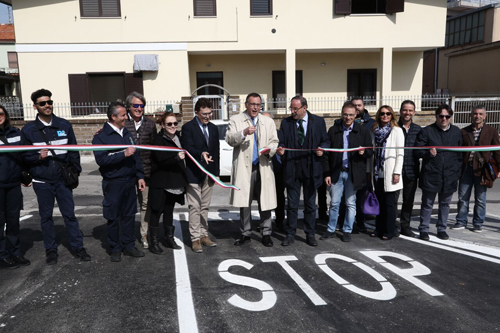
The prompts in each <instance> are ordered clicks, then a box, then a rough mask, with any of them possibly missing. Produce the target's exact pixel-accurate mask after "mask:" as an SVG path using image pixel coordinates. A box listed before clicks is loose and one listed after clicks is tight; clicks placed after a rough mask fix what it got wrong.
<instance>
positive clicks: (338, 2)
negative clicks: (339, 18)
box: [334, 0, 351, 15]
mask: <svg viewBox="0 0 500 333" xmlns="http://www.w3.org/2000/svg"><path fill="white" fill-rule="evenodd" d="M334 1H335V14H337V15H351V0H334Z"/></svg>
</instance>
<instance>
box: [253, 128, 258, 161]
mask: <svg viewBox="0 0 500 333" xmlns="http://www.w3.org/2000/svg"><path fill="white" fill-rule="evenodd" d="M252 122H253V125H254V126H255V118H252ZM252 163H253V165H257V163H259V144H258V142H257V131H255V133H254V134H253V156H252Z"/></svg>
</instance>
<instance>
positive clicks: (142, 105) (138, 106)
mask: <svg viewBox="0 0 500 333" xmlns="http://www.w3.org/2000/svg"><path fill="white" fill-rule="evenodd" d="M132 106H133V107H134V108H136V109H138V108H141V109H144V107H145V106H146V105H145V104H132Z"/></svg>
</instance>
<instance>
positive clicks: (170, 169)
mask: <svg viewBox="0 0 500 333" xmlns="http://www.w3.org/2000/svg"><path fill="white" fill-rule="evenodd" d="M177 136H178V137H179V138H180V133H179V132H177ZM153 145H155V146H166V147H174V148H178V147H177V146H176V144H175V142H174V141H173V140H172V139H170V138H169V137H168V136H167V135H164V134H163V130H162V131H160V132H159V133H158V134H156V135H155V137H154V139H153ZM188 158H189V157H187V155H186V159H188ZM187 184H188V182H187V178H186V164H185V163H184V160H181V159H179V153H178V152H176V151H175V152H171V151H157V150H155V151H153V152H152V154H151V181H150V184H149V187H150V188H172V189H175V188H182V187H186V186H187Z"/></svg>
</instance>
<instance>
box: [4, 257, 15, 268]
mask: <svg viewBox="0 0 500 333" xmlns="http://www.w3.org/2000/svg"><path fill="white" fill-rule="evenodd" d="M0 268H19V265H18V264H17V263H16V262H14V260H12V259H10V258H5V259H1V260H0Z"/></svg>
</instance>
